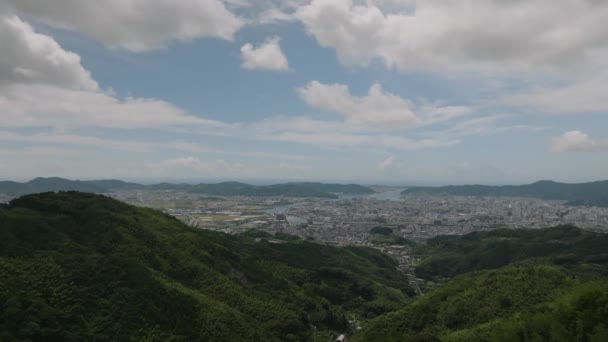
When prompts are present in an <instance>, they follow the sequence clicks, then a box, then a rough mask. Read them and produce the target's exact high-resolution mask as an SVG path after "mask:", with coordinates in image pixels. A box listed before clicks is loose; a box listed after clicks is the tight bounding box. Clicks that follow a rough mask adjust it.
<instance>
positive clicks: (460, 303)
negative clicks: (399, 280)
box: [355, 226, 608, 342]
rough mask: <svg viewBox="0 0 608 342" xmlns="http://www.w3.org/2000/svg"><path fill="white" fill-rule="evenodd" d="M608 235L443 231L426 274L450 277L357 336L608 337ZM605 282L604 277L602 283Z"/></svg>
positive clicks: (567, 229)
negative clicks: (453, 233) (461, 233)
mask: <svg viewBox="0 0 608 342" xmlns="http://www.w3.org/2000/svg"><path fill="white" fill-rule="evenodd" d="M606 251H608V236H607V235H605V234H598V233H593V232H588V231H584V230H581V229H578V228H576V227H571V226H562V227H555V228H549V229H537V230H507V229H503V230H495V231H491V232H476V233H471V234H467V235H464V236H441V237H436V238H434V239H431V240H429V241H428V244H427V245H426V246H420V247H418V248H417V249H416V250H415V251H414V253H416V254H422V255H427V256H426V257H424V258H423V260H422V262H421V263H420V264H419V265H418V266H417V267H416V273H417V275H418V276H422V277H425V278H427V279H433V280H437V279H443V280H447V279H446V278H452V277H454V276H456V277H455V278H452V279H449V280H447V281H446V282H445V283H444V284H443V285H441V286H440V287H439V288H436V289H434V290H432V291H430V292H429V293H427V294H425V295H424V296H423V297H420V298H418V299H417V300H416V301H414V302H413V303H412V304H411V305H409V306H407V307H404V308H402V309H400V310H399V311H397V312H392V313H388V314H384V315H382V316H380V317H378V318H377V319H374V320H372V321H370V322H369V324H367V325H366V326H365V327H364V329H363V331H362V332H361V333H360V334H358V335H356V336H355V337H356V338H355V340H356V341H463V342H464V341H505V342H506V341H604V340H606V337H608V329H607V324H606V322H608V280H606V275H607V272H606V270H607V265H608V258H607V254H606ZM598 279H600V280H598Z"/></svg>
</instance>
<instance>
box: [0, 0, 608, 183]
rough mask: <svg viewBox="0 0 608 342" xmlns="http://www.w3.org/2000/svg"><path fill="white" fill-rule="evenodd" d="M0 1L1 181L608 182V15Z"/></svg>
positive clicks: (321, 2) (301, 4)
mask: <svg viewBox="0 0 608 342" xmlns="http://www.w3.org/2000/svg"><path fill="white" fill-rule="evenodd" d="M557 2H559V6H557V5H556V1H549V0H534V1H529V2H525V3H523V2H509V3H505V2H503V1H498V0H490V1H481V0H466V1H461V2H458V4H456V3H455V2H450V1H445V0H427V1H420V0H368V1H352V0H331V1H330V0H295V1H294V0H291V1H288V0H285V1H281V0H274V1H270V0H261V1H248V0H230V1H221V0H182V1H177V2H175V1H167V0H149V1H143V0H124V1H105V2H82V3H78V4H74V3H73V2H71V1H67V0H59V1H53V2H48V3H47V2H39V1H34V0H0V44H1V45H2V46H3V48H2V50H3V51H2V55H1V56H0V113H1V114H0V177H1V178H3V179H18V180H23V179H28V178H32V177H36V176H62V177H68V178H79V179H91V178H123V179H136V180H152V179H180V180H183V179H186V180H219V179H239V180H248V181H258V182H272V181H283V180H326V181H343V182H347V181H348V182H351V181H355V182H362V183H385V184H405V185H407V184H447V183H456V184H460V183H486V184H501V183H509V184H512V183H526V182H531V181H535V180H538V179H554V180H559V181H567V182H579V181H589V180H597V179H606V178H608V158H607V152H608V130H607V129H606V128H608V117H607V115H606V114H607V112H608V96H606V94H608V62H606V61H608V58H605V57H608V34H607V31H606V30H605V28H604V25H603V24H604V23H605V21H606V20H607V19H608V4H606V5H605V4H604V3H603V2H597V1H591V0H589V1H586V0H585V1H581V0H558V1H557Z"/></svg>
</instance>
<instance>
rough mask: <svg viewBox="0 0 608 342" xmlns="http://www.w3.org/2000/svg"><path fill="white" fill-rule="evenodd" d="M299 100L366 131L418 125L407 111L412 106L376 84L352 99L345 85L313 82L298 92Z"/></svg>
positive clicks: (413, 115) (410, 112)
mask: <svg viewBox="0 0 608 342" xmlns="http://www.w3.org/2000/svg"><path fill="white" fill-rule="evenodd" d="M298 93H299V94H300V97H301V98H302V99H303V100H304V101H305V102H306V103H307V104H308V105H309V106H311V107H314V108H318V109H322V110H326V111H330V112H334V113H337V114H340V115H342V116H343V117H344V119H345V120H346V121H347V122H348V123H351V124H353V125H358V126H363V127H369V128H391V127H392V128H395V127H408V126H414V125H416V124H418V123H419V122H420V120H419V119H418V118H417V117H416V114H414V112H412V110H411V109H410V108H411V107H412V104H411V103H410V102H409V101H408V100H406V99H403V98H401V97H399V96H397V95H394V94H391V93H388V92H385V91H384V90H383V89H382V86H381V85H380V84H378V83H376V84H374V85H372V86H371V87H370V88H369V92H368V94H367V95H366V96H362V97H357V96H352V95H351V93H350V90H349V88H348V86H346V85H342V84H323V83H321V82H318V81H312V82H310V83H309V84H308V85H307V86H305V87H303V88H300V89H298Z"/></svg>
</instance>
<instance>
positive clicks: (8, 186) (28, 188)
mask: <svg viewBox="0 0 608 342" xmlns="http://www.w3.org/2000/svg"><path fill="white" fill-rule="evenodd" d="M134 189H139V190H156V191H163V190H164V191H186V192H192V193H201V194H207V195H215V196H266V197H271V196H286V197H318V198H338V196H337V195H336V193H343V194H371V193H373V192H374V191H373V190H372V189H370V188H368V187H365V186H361V185H357V184H324V183H310V182H304V183H284V184H274V185H263V186H255V185H249V184H245V183H240V182H222V183H217V184H170V183H160V184H153V185H142V184H136V183H127V182H123V181H119V180H92V181H72V180H68V179H63V178H56V177H54V178H36V179H33V180H31V181H29V182H26V183H18V182H10V181H4V182H0V193H7V194H12V195H24V194H31V193H38V192H46V191H82V192H93V193H107V192H111V191H114V190H134Z"/></svg>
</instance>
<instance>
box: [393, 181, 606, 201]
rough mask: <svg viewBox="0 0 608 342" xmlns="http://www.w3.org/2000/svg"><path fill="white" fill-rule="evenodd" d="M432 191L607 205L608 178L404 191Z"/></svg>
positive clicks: (408, 190) (435, 192)
mask: <svg viewBox="0 0 608 342" xmlns="http://www.w3.org/2000/svg"><path fill="white" fill-rule="evenodd" d="M421 193H424V194H430V195H451V196H508V197H535V198H541V199H546V200H562V201H567V204H568V205H575V206H596V207H608V180H605V181H597V182H588V183H576V184H568V183H558V182H553V181H547V180H543V181H538V182H535V183H532V184H527V185H503V186H489V185H478V184H475V185H449V186H439V187H411V188H408V189H406V190H404V191H403V192H402V194H404V195H406V194H421Z"/></svg>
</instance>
